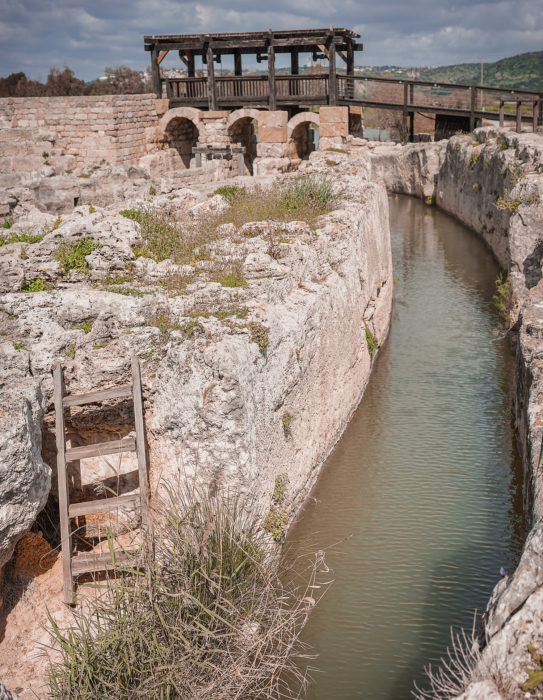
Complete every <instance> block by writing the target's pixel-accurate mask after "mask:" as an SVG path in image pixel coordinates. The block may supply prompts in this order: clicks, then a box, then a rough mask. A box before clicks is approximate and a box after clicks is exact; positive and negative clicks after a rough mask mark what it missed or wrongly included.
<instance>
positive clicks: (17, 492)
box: [0, 175, 392, 687]
mask: <svg viewBox="0 0 543 700" xmlns="http://www.w3.org/2000/svg"><path fill="white" fill-rule="evenodd" d="M287 180H288V178H287ZM261 185H262V183H258V182H254V186H257V187H260V186H261ZM264 191H265V190H264V189H262V190H258V191H257V192H256V195H255V196H256V197H257V198H258V196H259V193H260V194H262V193H263V192H264ZM231 194H232V189H231V188H230V189H228V188H227V189H226V190H223V195H221V194H214V195H213V194H211V195H209V194H206V193H205V191H204V188H201V189H200V190H197V189H186V188H185V189H178V190H174V191H173V192H171V193H170V194H169V195H155V196H151V195H149V196H146V197H145V198H140V199H136V200H133V201H131V202H129V203H128V206H127V204H123V206H124V207H126V208H125V209H124V210H123V211H122V212H119V211H118V207H115V206H110V207H108V208H100V207H94V206H91V207H89V206H78V207H76V208H75V209H74V210H73V211H72V212H70V213H69V214H67V215H64V214H63V215H62V216H55V215H51V214H48V213H47V212H45V213H44V212H40V211H38V210H36V209H33V208H32V207H30V206H28V205H25V207H24V209H21V214H20V216H18V217H17V210H15V222H14V223H13V225H12V226H11V227H10V228H8V229H4V230H3V232H2V234H1V235H3V239H4V245H2V246H0V284H1V289H0V291H1V296H0V334H1V336H0V338H1V345H0V402H1V405H2V407H3V409H2V412H1V413H0V421H1V423H2V426H1V430H0V436H1V437H0V465H1V467H0V480H1V483H2V487H1V489H0V493H1V494H2V496H1V499H0V533H1V534H2V537H1V540H0V541H1V542H2V546H1V549H0V566H2V565H3V564H5V563H6V562H7V561H8V559H9V558H10V556H11V555H12V553H13V551H14V548H15V546H16V544H17V542H18V540H19V539H20V538H21V536H22V535H23V533H25V532H26V531H27V530H28V528H29V526H30V525H31V523H32V522H33V520H34V519H35V518H36V516H37V514H38V512H39V511H40V509H41V508H42V507H43V506H44V504H45V502H46V500H47V498H48V497H49V492H50V483H51V481H52V484H53V486H52V491H51V494H52V495H51V498H52V499H53V503H54V498H55V493H56V486H55V482H56V474H55V448H54V411H53V406H52V396H53V384H52V375H51V370H52V368H53V366H54V365H56V364H57V363H58V362H61V363H62V364H63V366H64V368H65V379H66V385H67V391H68V392H70V393H72V392H75V393H83V392H86V391H90V390H99V389H105V388H109V387H112V386H115V385H117V384H121V383H125V382H126V381H129V376H130V375H129V372H130V357H131V355H132V354H133V353H135V354H136V355H138V357H139V358H140V362H141V367H142V379H143V395H144V409H145V424H146V436H147V441H148V453H149V463H150V478H151V486H152V490H155V489H156V488H157V487H158V485H159V483H160V482H163V481H168V482H175V481H176V480H178V479H187V478H199V479H201V480H203V481H204V482H205V483H207V484H209V485H210V487H218V486H221V487H224V488H227V489H229V490H231V491H232V492H235V493H240V494H245V495H246V496H247V497H248V498H249V499H250V502H251V504H252V507H254V508H255V509H257V511H258V512H260V513H261V514H262V517H263V520H264V525H265V527H266V529H268V531H269V532H270V535H271V536H272V537H273V538H275V539H276V540H280V539H281V538H282V535H283V533H284V531H285V529H286V527H287V525H288V522H289V520H290V518H291V517H292V515H293V513H294V512H295V510H296V508H297V506H298V505H299V504H300V502H301V500H302V499H303V497H304V495H305V494H306V493H307V491H308V488H309V487H310V485H311V483H312V482H313V480H314V479H315V477H316V475H317V473H318V468H319V466H320V465H321V464H322V462H323V460H324V459H325V458H326V456H327V455H328V453H329V451H330V450H331V448H332V447H333V445H334V444H335V442H336V440H337V439H338V437H339V436H340V434H341V432H342V431H343V429H344V426H345V424H346V422H347V421H348V419H349V417H350V415H351V413H352V411H353V410H354V409H355V407H356V406H357V404H358V402H359V400H360V398H361V395H362V393H363V391H364V388H365V386H366V383H367V381H368V378H369V374H370V371H371V366H372V359H373V355H374V353H375V351H376V349H377V347H378V346H379V345H380V344H381V343H382V342H383V340H384V338H385V336H386V334H387V331H388V327H389V321H390V314H391V303H392V264H391V253H390V241H389V230H388V205H387V201H386V192H385V189H384V188H383V187H382V186H380V185H376V184H373V183H370V182H368V181H365V180H364V179H362V178H360V177H359V176H354V175H353V176H346V177H345V179H344V180H343V181H342V185H341V191H340V192H338V193H336V195H334V204H333V206H331V207H330V208H331V209H332V211H329V213H325V214H324V215H323V216H320V217H319V218H315V219H314V220H313V221H310V222H309V223H308V222H307V221H305V220H290V221H289V220H285V221H281V222H280V223H277V222H275V223H274V222H273V221H251V220H250V219H249V220H247V219H246V220H245V221H244V220H243V215H240V216H241V218H240V216H238V218H237V219H236V220H235V221H234V222H229V221H228V211H229V209H228V207H229V201H231V199H230V197H231ZM221 216H222V217H223V218H222V219H221V221H220V222H219V220H218V218H217V217H221ZM289 218H290V219H293V218H294V217H289ZM202 232H203V233H202ZM185 235H186V244H185V243H184V244H183V245H181V243H180V241H183V240H185V239H184V238H183V236H185ZM172 237H173V238H172ZM161 246H162V248H161ZM170 249H171V250H172V251H175V254H173V253H172V255H171V256H168V251H169V250H170ZM67 427H68V438H69V440H70V444H71V445H72V446H73V445H78V444H86V443H93V442H101V441H103V440H107V439H112V438H118V437H123V436H125V435H128V434H130V433H129V431H130V429H131V415H130V406H129V405H128V406H127V405H125V404H124V403H123V402H122V401H111V402H110V403H109V404H107V405H106V406H105V407H104V408H100V409H99V410H98V407H96V406H94V407H93V406H87V407H84V408H79V409H70V415H69V416H67ZM131 457H132V455H123V456H122V458H120V459H119V461H118V462H115V463H114V464H112V461H111V460H109V461H108V460H105V459H102V460H101V459H88V460H83V461H81V462H80V463H73V464H72V465H71V466H72V469H71V471H70V476H71V478H72V483H73V484H74V486H73V488H74V489H75V490H76V491H77V499H78V500H81V499H87V498H91V499H92V498H96V492H97V490H99V489H100V488H101V485H102V486H103V484H107V483H109V481H108V480H111V479H112V478H120V479H121V482H122V485H123V492H129V491H130V489H131V488H134V486H135V485H134V484H133V483H132V482H131V481H130V479H131V476H130V473H131V472H132V470H133V468H134V464H133V463H132V462H131V461H130V458H131ZM278 485H280V488H279V490H280V496H278ZM56 595H58V591H57V593H56ZM16 613H17V608H16V609H15V610H14V611H13V612H12V613H11V617H12V619H13V620H15V619H16ZM43 614H44V613H43V611H42V612H41V613H38V612H37V611H36V610H35V611H34V612H33V615H34V617H35V619H36V620H43V619H44V618H43ZM14 616H15V617H14ZM38 624H39V623H38V622H36V624H35V627H36V628H37V626H38ZM9 627H10V618H9V617H8V621H7V628H8V630H9ZM13 630H15V627H13ZM35 631H36V630H35V629H34V627H33V626H32V625H30V629H27V630H26V632H25V635H24V636H25V639H24V640H23V638H22V636H21V634H19V635H18V636H17V633H16V632H15V631H13V632H12V633H10V634H7V635H6V637H5V639H4V641H3V642H2V643H1V644H0V659H4V658H6V659H7V658H8V657H7V655H6V656H5V655H4V653H3V651H2V649H3V648H4V650H6V649H7V646H6V645H8V646H12V647H13V646H14V645H17V644H23V643H24V647H23V649H30V648H32V644H33V643H34V642H35V639H34V642H33V641H32V638H31V637H32V634H33V633H35ZM29 635H30V639H29V638H28V637H29ZM12 661H13V659H12ZM27 671H28V669H27ZM0 676H2V677H3V680H4V681H5V682H6V683H7V684H8V686H9V685H11V686H12V687H15V686H16V685H17V684H18V683H17V681H19V682H20V680H21V674H20V673H19V672H18V671H17V670H16V669H14V668H13V666H12V665H10V664H9V662H8V661H7V660H6V661H0ZM27 677H28V674H27Z"/></svg>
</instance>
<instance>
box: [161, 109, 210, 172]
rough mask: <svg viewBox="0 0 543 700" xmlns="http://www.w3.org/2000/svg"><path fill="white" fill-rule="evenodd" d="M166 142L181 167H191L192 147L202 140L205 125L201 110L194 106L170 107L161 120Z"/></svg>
mask: <svg viewBox="0 0 543 700" xmlns="http://www.w3.org/2000/svg"><path fill="white" fill-rule="evenodd" d="M159 125H160V129H161V131H162V135H163V140H164V143H165V144H166V145H167V146H168V147H169V150H170V151H172V152H173V153H175V160H176V161H177V163H178V165H179V167H184V168H189V167H190V162H191V159H192V158H193V155H192V148H193V146H196V144H197V143H198V142H199V140H200V135H201V134H202V128H203V125H202V123H201V121H200V112H199V110H197V109H195V108H194V107H175V108H174V109H169V110H168V111H167V112H166V114H165V115H164V116H163V117H162V119H161V120H160V123H159Z"/></svg>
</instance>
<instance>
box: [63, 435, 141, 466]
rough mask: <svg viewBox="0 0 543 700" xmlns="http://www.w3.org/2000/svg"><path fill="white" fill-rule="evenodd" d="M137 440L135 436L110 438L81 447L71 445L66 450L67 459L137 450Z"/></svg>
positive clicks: (75, 459)
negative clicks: (106, 440)
mask: <svg viewBox="0 0 543 700" xmlns="http://www.w3.org/2000/svg"><path fill="white" fill-rule="evenodd" d="M135 451H136V440H135V438H133V437H129V438H123V439H122V440H110V441H109V442H97V443H96V444H94V445H83V446H81V447H71V448H70V449H67V450H66V461H67V462H76V461H77V460H79V459H87V458H88V457H103V456H105V455H112V454H116V453H121V452H135Z"/></svg>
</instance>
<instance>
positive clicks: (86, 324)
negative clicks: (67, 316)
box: [72, 318, 93, 335]
mask: <svg viewBox="0 0 543 700" xmlns="http://www.w3.org/2000/svg"><path fill="white" fill-rule="evenodd" d="M92 324H93V320H92V318H86V319H85V320H84V321H83V322H82V323H78V324H77V325H76V326H72V330H74V331H83V333H85V335H87V334H88V333H90V332H91V331H92Z"/></svg>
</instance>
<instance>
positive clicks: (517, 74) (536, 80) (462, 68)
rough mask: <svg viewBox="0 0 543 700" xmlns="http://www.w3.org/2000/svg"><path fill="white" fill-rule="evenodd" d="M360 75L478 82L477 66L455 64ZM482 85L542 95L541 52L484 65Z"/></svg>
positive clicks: (376, 69)
mask: <svg viewBox="0 0 543 700" xmlns="http://www.w3.org/2000/svg"><path fill="white" fill-rule="evenodd" d="M357 72H358V71H357ZM360 72H361V73H362V74H363V75H369V76H371V75H374V76H383V77H390V78H396V77H398V78H400V77H401V78H415V80H417V79H418V80H435V81H436V82H439V83H460V84H462V83H464V84H466V83H467V84H472V85H473V84H475V85H478V84H479V83H480V81H481V64H480V63H458V64H455V65H452V66H440V67H438V68H401V67H399V66H379V67H374V68H362V69H360ZM484 84H485V85H488V86H489V87H504V88H515V87H516V88H524V89H525V90H539V91H541V92H543V51H531V52H530V53H520V54H517V55H516V56H510V57H509V58H502V59H501V60H499V61H496V62H495V63H486V62H485V64H484Z"/></svg>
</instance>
